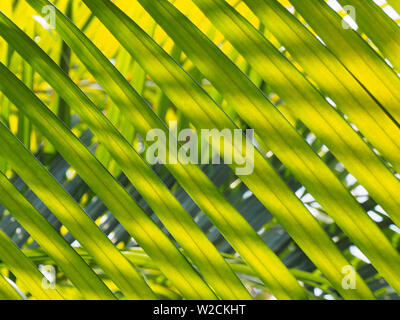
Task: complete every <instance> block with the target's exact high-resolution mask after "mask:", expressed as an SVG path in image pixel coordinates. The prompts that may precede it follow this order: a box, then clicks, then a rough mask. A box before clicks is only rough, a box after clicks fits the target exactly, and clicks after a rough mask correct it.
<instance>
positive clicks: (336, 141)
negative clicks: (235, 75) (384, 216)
mask: <svg viewBox="0 0 400 320" xmlns="http://www.w3.org/2000/svg"><path fill="white" fill-rule="evenodd" d="M194 1H195V2H196V3H197V4H198V5H199V6H200V8H202V9H203V10H204V12H205V13H206V14H207V16H208V17H209V18H210V19H211V20H212V21H213V23H214V25H216V26H218V28H219V29H220V30H221V31H222V32H223V33H224V35H225V36H226V37H227V39H229V40H230V41H231V43H232V44H234V46H235V47H236V48H237V49H238V50H239V51H240V53H241V54H242V55H243V56H244V57H245V59H246V60H247V61H248V62H249V63H250V64H251V65H252V66H253V67H254V69H255V70H256V71H257V72H258V73H259V74H260V75H261V76H262V77H263V79H264V80H265V81H266V82H267V83H269V84H270V86H271V87H272V88H273V89H274V91H275V92H276V93H277V94H278V95H279V96H280V97H281V98H282V99H283V100H284V101H285V103H286V104H287V106H288V107H289V110H290V112H291V114H292V115H294V116H295V117H297V118H298V119H300V120H301V121H302V122H303V123H304V124H305V125H306V126H307V127H308V128H309V129H310V130H311V131H312V132H314V133H315V134H316V135H317V136H318V137H319V138H320V139H321V140H322V142H323V143H324V144H325V145H326V146H327V147H328V148H329V150H331V151H332V153H333V154H334V155H335V157H336V158H337V159H338V160H339V161H340V162H341V163H343V164H344V166H345V167H346V168H347V169H348V170H349V172H351V173H352V174H353V175H354V176H355V178H357V180H358V181H359V182H360V183H361V184H362V185H363V186H364V187H365V188H366V189H367V190H368V192H369V194H370V195H371V196H372V198H374V199H375V200H376V201H377V202H378V203H380V205H381V206H382V207H383V208H384V209H385V210H386V212H388V214H389V215H390V216H391V217H392V219H393V220H394V221H395V222H396V223H397V224H400V214H399V212H400V198H399V197H398V194H399V193H400V181H399V180H398V179H397V178H396V177H395V176H394V175H393V174H392V173H391V172H390V171H389V169H388V168H387V167H385V165H384V164H383V163H382V161H381V160H380V159H379V158H378V157H377V156H376V154H374V152H373V151H372V150H371V149H370V148H369V147H368V146H367V144H366V143H365V142H364V141H363V140H362V138H361V137H360V136H359V135H358V134H357V133H356V132H355V131H354V130H353V129H352V128H351V127H350V125H349V124H347V123H346V121H345V120H344V118H342V117H341V116H340V115H339V114H338V113H337V112H336V111H335V110H334V109H333V108H332V107H331V106H330V105H329V104H328V102H327V101H326V100H325V99H324V97H323V96H322V95H321V94H320V93H319V92H318V91H317V90H316V89H315V88H314V87H313V86H312V85H311V83H309V82H308V81H307V80H306V79H305V78H304V77H303V76H302V75H301V74H300V73H299V72H298V71H297V70H296V69H295V67H294V66H293V65H292V64H291V63H290V62H289V61H288V60H287V59H285V58H284V57H283V56H282V55H281V54H280V52H279V51H278V50H277V49H275V48H274V47H273V46H272V44H270V43H269V42H267V40H266V39H265V38H264V37H263V36H262V35H261V34H260V33H259V32H257V30H256V29H254V28H253V27H252V26H251V25H250V24H248V23H246V22H245V20H244V19H243V18H241V17H240V16H239V15H238V14H237V13H236V12H235V11H234V10H233V9H232V8H231V7H229V6H228V5H227V4H226V2H224V1H222V0H216V1H212V2H211V1H208V0H194ZM168 21H177V20H168ZM243 38H246V39H249V40H248V42H247V43H246V44H245V43H244V42H243V41H242V40H241V39H243ZM186 43H187V42H186ZM203 48H205V46H203ZM215 51H216V50H215ZM196 53H197V54H199V53H200V52H199V51H198V50H197V51H196ZM260 57H262V58H260ZM201 61H204V62H207V61H206V59H204V58H202V59H201ZM225 69H226V68H225ZM209 70H212V69H209ZM206 76H209V75H206ZM210 76H211V75H210ZM360 159H362V161H360Z"/></svg>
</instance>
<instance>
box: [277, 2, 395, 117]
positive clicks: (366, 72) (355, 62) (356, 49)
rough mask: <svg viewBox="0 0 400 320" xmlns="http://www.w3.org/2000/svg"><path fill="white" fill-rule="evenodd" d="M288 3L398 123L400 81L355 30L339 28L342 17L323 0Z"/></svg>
mask: <svg viewBox="0 0 400 320" xmlns="http://www.w3.org/2000/svg"><path fill="white" fill-rule="evenodd" d="M275 1H276V0H275ZM291 2H292V3H293V5H294V6H295V8H296V10H298V11H299V13H300V14H301V15H302V16H303V17H304V18H305V19H306V20H307V22H308V23H309V24H310V26H311V27H312V28H314V30H315V31H316V32H317V33H318V35H319V36H320V37H321V38H322V40H323V41H325V43H326V44H327V46H328V47H329V49H330V50H331V51H332V52H333V53H334V54H335V55H336V56H337V57H338V58H339V59H340V61H341V62H342V63H343V65H344V66H346V68H347V69H348V70H349V71H350V72H351V73H352V74H353V75H354V77H356V78H357V79H358V80H359V81H360V82H361V83H362V84H363V85H364V87H365V88H366V89H367V90H368V91H369V92H370V93H371V94H372V95H373V96H374V97H375V98H376V99H377V100H378V101H379V102H380V103H381V104H382V106H383V108H385V110H386V111H387V112H389V113H390V114H391V115H392V117H393V118H394V119H395V120H396V121H397V123H398V124H400V109H399V108H398V106H399V104H400V79H399V78H398V77H397V75H396V73H395V72H394V71H393V70H392V69H390V67H389V66H388V65H387V64H386V62H385V61H384V60H383V59H382V58H381V57H379V55H378V54H377V53H376V52H374V51H373V49H372V48H371V47H370V46H369V45H368V44H367V43H366V42H365V41H364V40H363V39H362V38H361V37H360V36H359V35H358V34H357V33H356V32H355V31H354V30H352V29H348V30H345V29H343V28H342V20H341V18H340V17H339V15H337V14H336V13H335V12H334V11H333V10H331V9H330V8H329V6H328V5H327V4H326V3H325V2H324V0H317V1H314V0H313V1H310V0H305V1H303V0H300V1H299V0H293V1H291ZM332 39H335V41H332ZM353 57H358V58H357V59H354V58H353Z"/></svg>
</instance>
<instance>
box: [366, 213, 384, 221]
mask: <svg viewBox="0 0 400 320" xmlns="http://www.w3.org/2000/svg"><path fill="white" fill-rule="evenodd" d="M367 213H368V215H369V217H370V218H371V219H372V220H374V221H375V222H382V221H383V218H382V217H381V216H380V215H379V214H377V213H375V212H373V211H371V210H370V211H368V212H367Z"/></svg>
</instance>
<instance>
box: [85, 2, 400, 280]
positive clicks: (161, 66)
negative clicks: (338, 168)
mask: <svg viewBox="0 0 400 320" xmlns="http://www.w3.org/2000/svg"><path fill="white" fill-rule="evenodd" d="M88 2H89V1H86V2H85V3H88ZM102 2H104V3H105V4H106V6H107V7H108V8H111V9H110V11H113V10H115V11H116V9H114V7H113V6H112V5H111V4H110V3H109V2H108V1H102ZM98 7H99V4H97V6H96V8H95V7H94V6H91V5H90V8H91V10H93V11H94V12H95V14H96V15H97V16H99V17H100V19H101V20H102V21H103V23H105V24H106V26H107V27H108V28H109V29H110V30H111V31H112V32H113V33H114V35H115V36H116V37H117V38H118V39H119V40H120V41H121V42H122V44H123V45H124V46H125V47H126V48H127V49H128V50H129V51H130V52H131V54H133V55H134V56H135V58H136V59H137V60H138V61H139V62H140V63H141V64H142V66H144V67H145V69H147V70H148V71H149V70H151V69H150V68H154V69H157V73H156V72H151V71H150V73H151V75H152V77H153V78H154V79H155V80H156V81H157V82H158V84H159V85H160V86H162V84H163V83H167V84H166V85H165V86H164V87H163V90H165V91H166V92H167V91H169V94H170V99H171V100H173V101H174V102H175V104H176V105H177V106H178V107H179V106H181V107H182V108H184V107H185V105H187V104H188V101H193V95H194V92H195V93H196V95H197V99H198V100H197V101H196V102H195V103H199V102H200V101H201V102H204V98H205V96H204V95H203V96H202V94H203V93H200V91H196V89H193V88H196V87H195V86H190V90H191V92H190V94H185V95H184V93H185V90H189V85H188V84H187V83H186V82H185V80H182V79H183V78H185V75H184V74H183V73H182V72H180V71H177V70H178V69H176V68H174V67H172V66H171V65H173V62H170V60H167V59H166V58H165V55H164V53H162V51H161V50H160V49H159V48H158V47H156V46H155V45H154V44H149V42H150V39H149V38H148V37H146V36H140V37H141V38H142V41H146V45H147V46H149V47H150V46H151V47H150V48H151V49H152V50H154V51H156V50H157V53H158V54H159V55H158V56H157V58H154V59H149V57H150V56H153V55H155V54H154V52H151V53H150V52H149V51H146V49H147V48H146V47H145V46H144V45H143V44H142V43H141V42H140V41H137V42H135V46H134V47H135V49H133V47H132V45H133V40H132V39H134V37H138V36H137V35H136V34H135V32H137V33H139V31H136V30H137V27H136V26H135V25H133V22H131V21H130V20H128V19H126V18H125V16H124V15H123V14H120V15H119V17H120V19H124V21H126V24H127V25H128V26H127V27H125V28H130V32H128V33H129V34H130V36H123V35H124V34H125V33H127V32H124V30H123V29H122V28H123V26H124V25H123V24H119V25H118V26H115V25H111V24H110V23H108V22H109V21H108V19H109V18H107V17H106V16H105V14H102V12H103V13H104V12H106V11H107V10H106V9H105V8H104V10H102V11H100V10H98V9H97V8H98ZM109 16H111V13H110V14H109ZM116 29H119V30H118V32H117V31H116ZM133 30H135V31H133ZM128 38H129V39H130V40H129V42H128V41H124V40H125V39H128ZM139 48H140V49H139ZM141 50H144V51H141ZM144 52H146V53H144ZM144 56H146V60H144V59H141V57H144ZM161 57H162V63H157V62H158V61H159V60H160V59H161ZM150 60H151V61H150ZM156 63H157V66H155V64H156ZM166 66H168V67H169V69H168V71H163V72H162V74H160V73H161V72H160V70H165V68H166ZM169 72H171V73H172V74H173V75H174V77H171V75H170V74H169ZM166 79H168V81H167V80H166ZM178 79H179V80H178ZM186 80H187V78H186ZM177 81H181V82H180V83H179V85H182V86H186V87H184V89H183V90H181V91H180V92H179V95H177V94H176V91H177V87H178V85H175V86H174V92H171V90H169V89H170V88H169V85H168V84H170V83H172V82H175V83H176V82H177ZM206 99H207V100H208V97H207V98H206ZM183 101H184V103H183ZM202 109H209V104H208V103H203V105H202ZM200 110H201V109H200ZM200 110H199V111H198V112H197V114H196V116H195V117H193V113H194V108H193V105H192V108H191V109H190V112H189V111H188V113H187V116H189V117H191V118H192V119H193V120H194V119H196V120H194V121H195V122H197V126H198V127H204V126H210V124H211V123H213V122H214V124H215V123H218V125H217V126H216V127H217V128H220V129H221V128H227V127H228V128H229V127H231V124H229V122H227V121H224V122H223V124H221V122H222V121H223V120H221V119H222V116H221V115H220V116H219V117H216V116H215V114H216V112H217V111H218V109H213V111H212V112H211V111H210V112H208V113H207V116H205V115H204V114H202V111H200ZM200 117H203V119H200ZM205 117H212V119H213V121H212V122H211V121H210V120H205ZM264 131H265V130H264ZM301 141H302V140H301ZM256 160H260V162H258V161H255V164H256V167H257V165H258V164H259V163H262V161H263V160H261V159H256ZM256 170H257V169H256ZM265 172H267V170H266V169H265V168H264V170H263V175H264V176H265ZM255 176H256V175H255V174H253V175H252V176H251V178H253V179H254V178H255ZM247 178H248V177H245V178H244V177H243V178H242V179H247ZM269 180H270V181H271V180H272V179H269ZM260 183H262V184H263V188H262V190H263V191H262V193H261V192H260V193H258V192H257V191H261V190H260V189H258V190H257V187H256V186H255V185H254V186H251V187H250V188H251V189H252V191H253V192H255V194H256V195H257V196H258V197H259V198H260V199H264V200H265V199H266V195H265V191H266V190H268V189H269V187H268V186H267V185H265V182H260ZM282 189H284V188H282ZM282 189H281V188H280V189H279V190H282ZM284 190H285V189H284ZM274 191H275V190H274ZM346 194H347V193H346ZM275 195H276V192H275ZM350 199H352V198H350ZM351 201H354V199H352V200H351ZM271 202H272V201H271V200H270V201H266V202H264V204H265V205H267V203H268V205H269V206H271ZM288 202H289V203H290V204H292V203H293V201H288ZM288 202H285V204H286V203H288ZM275 203H276V201H275ZM353 203H355V202H353ZM331 204H334V205H335V210H337V209H338V208H337V207H338V206H337V204H335V203H333V202H331ZM268 205H267V206H268ZM286 210H287V209H286ZM358 210H359V209H358ZM361 212H362V211H361ZM280 213H281V212H280ZM363 214H364V213H363ZM365 217H366V216H365ZM366 218H367V217H366ZM367 219H368V218H367ZM303 220H304V219H303ZM364 220H365V219H364ZM368 221H369V220H368ZM280 222H281V223H282V221H280ZM296 222H297V223H299V222H298V221H296ZM282 224H283V223H282ZM372 226H373V224H372ZM285 229H287V230H289V229H290V226H286V225H285ZM376 231H377V232H378V234H379V233H380V232H379V230H377V229H376ZM289 232H290V231H289ZM358 233H359V234H360V233H361V230H359V231H358ZM361 234H362V233H361ZM363 236H364V235H363ZM381 236H382V235H381ZM383 238H384V237H383ZM368 242H371V240H368ZM386 246H387V248H388V250H390V251H391V252H392V254H393V255H394V256H396V253H395V251H394V250H393V248H391V246H390V244H389V243H388V242H387V241H386ZM369 247H370V248H371V244H369ZM373 251H375V255H379V254H380V252H379V250H376V249H373ZM379 260H381V261H383V259H382V258H380V259H379ZM388 274H389V273H388Z"/></svg>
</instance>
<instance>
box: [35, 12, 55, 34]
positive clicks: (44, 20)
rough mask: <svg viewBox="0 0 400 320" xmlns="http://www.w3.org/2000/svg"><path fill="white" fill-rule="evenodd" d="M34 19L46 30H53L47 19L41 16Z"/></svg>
mask: <svg viewBox="0 0 400 320" xmlns="http://www.w3.org/2000/svg"><path fill="white" fill-rule="evenodd" d="M33 19H34V20H35V21H36V22H38V23H39V24H40V25H41V26H42V27H43V28H44V29H46V30H51V26H50V25H49V24H48V23H47V21H46V19H44V18H43V17H41V16H36V15H35V16H33Z"/></svg>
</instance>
